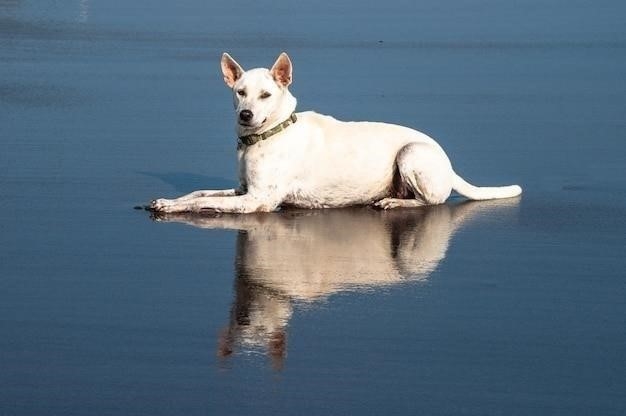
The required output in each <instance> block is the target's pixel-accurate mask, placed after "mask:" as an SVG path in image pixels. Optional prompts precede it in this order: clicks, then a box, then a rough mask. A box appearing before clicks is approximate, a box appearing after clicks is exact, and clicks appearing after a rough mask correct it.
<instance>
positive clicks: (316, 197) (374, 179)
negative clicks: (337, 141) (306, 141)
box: [284, 161, 396, 208]
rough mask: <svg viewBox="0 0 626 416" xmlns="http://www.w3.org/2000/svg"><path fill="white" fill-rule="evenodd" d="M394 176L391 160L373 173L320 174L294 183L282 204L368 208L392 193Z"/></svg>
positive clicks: (308, 206)
mask: <svg viewBox="0 0 626 416" xmlns="http://www.w3.org/2000/svg"><path fill="white" fill-rule="evenodd" d="M326 173H327V172H326ZM394 173H395V168H394V164H393V161H391V162H389V163H385V166H384V167H382V166H381V167H379V169H375V170H374V171H373V170H372V169H369V170H366V169H362V170H360V171H351V172H349V173H345V172H344V173H343V174H337V175H336V176H328V175H327V174H325V173H322V172H320V173H318V174H317V175H309V176H307V177H306V178H304V179H302V178H300V179H299V180H296V181H294V182H293V184H292V187H291V192H289V194H288V195H287V197H286V198H285V200H284V203H285V205H290V206H294V207H299V208H336V207H345V206H350V205H368V204H371V203H373V202H376V201H378V200H380V199H382V198H385V197H388V196H391V195H393V194H395V192H396V189H395V187H394Z"/></svg>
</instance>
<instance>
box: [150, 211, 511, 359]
mask: <svg viewBox="0 0 626 416" xmlns="http://www.w3.org/2000/svg"><path fill="white" fill-rule="evenodd" d="M514 204H515V202H514V201H509V202H503V201H491V202H467V203H463V204H459V205H452V206H450V205H437V206H432V207H422V208H420V209H416V210H391V211H377V210H373V209H370V208H351V209H339V210H314V211H309V210H303V211H289V210H288V211H281V212H277V213H265V214H263V213H259V214H252V215H239V216H237V215H226V216H220V217H206V216H199V215H193V214H165V215H161V216H159V217H157V218H158V219H160V220H163V221H174V222H183V223H188V224H191V225H194V226H197V227H202V228H221V229H235V230H238V231H239V233H238V236H237V249H236V264H235V299H234V302H233V307H232V310H231V315H230V322H229V325H228V327H227V328H226V329H225V330H224V331H223V333H222V335H221V337H220V344H219V348H218V353H219V355H220V356H222V357H225V356H229V355H231V354H232V353H233V352H234V351H235V350H236V349H237V348H238V349H240V350H244V351H254V350H259V349H260V350H264V351H266V352H267V353H268V355H269V356H270V357H271V358H272V360H273V362H274V364H275V365H276V366H277V367H280V365H281V364H282V360H283V358H284V355H285V352H286V339H287V337H286V327H287V324H288V321H289V318H290V316H291V314H292V310H293V303H294V302H301V303H312V302H315V301H316V300H319V299H322V298H324V297H327V296H329V295H331V294H333V293H337V292H339V291H346V290H359V289H367V288H372V287H379V286H385V285H393V284H397V283H400V282H403V281H423V280H425V279H427V278H428V275H429V274H430V273H431V272H432V271H433V270H434V269H435V268H436V267H437V265H438V264H439V262H440V261H441V260H442V259H443V258H444V256H445V254H446V250H447V248H448V243H449V240H450V237H451V236H452V235H453V233H454V232H455V231H456V230H457V229H458V228H459V227H460V226H461V225H462V224H463V222H464V221H466V220H467V219H469V218H470V217H472V216H474V215H475V214H477V213H478V212H485V211H488V210H489V209H491V208H494V206H495V207H499V206H502V205H514Z"/></svg>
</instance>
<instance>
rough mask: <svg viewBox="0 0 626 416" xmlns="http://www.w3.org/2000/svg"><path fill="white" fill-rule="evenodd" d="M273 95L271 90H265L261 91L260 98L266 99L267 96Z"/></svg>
mask: <svg viewBox="0 0 626 416" xmlns="http://www.w3.org/2000/svg"><path fill="white" fill-rule="evenodd" d="M271 96H272V94H270V93H269V92H267V91H263V92H262V93H261V95H260V98H261V99H266V98H270V97H271Z"/></svg>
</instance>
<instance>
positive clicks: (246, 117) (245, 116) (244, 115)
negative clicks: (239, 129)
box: [239, 110, 254, 123]
mask: <svg viewBox="0 0 626 416" xmlns="http://www.w3.org/2000/svg"><path fill="white" fill-rule="evenodd" d="M253 117H254V114H253V113H252V111H250V110H241V111H240V112H239V120H241V121H243V122H244V123H249V122H250V120H252V118H253Z"/></svg>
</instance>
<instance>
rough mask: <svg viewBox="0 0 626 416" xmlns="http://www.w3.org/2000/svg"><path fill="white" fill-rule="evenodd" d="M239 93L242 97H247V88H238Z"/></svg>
mask: <svg viewBox="0 0 626 416" xmlns="http://www.w3.org/2000/svg"><path fill="white" fill-rule="evenodd" d="M237 95H238V96H240V97H245V96H246V90H237Z"/></svg>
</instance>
